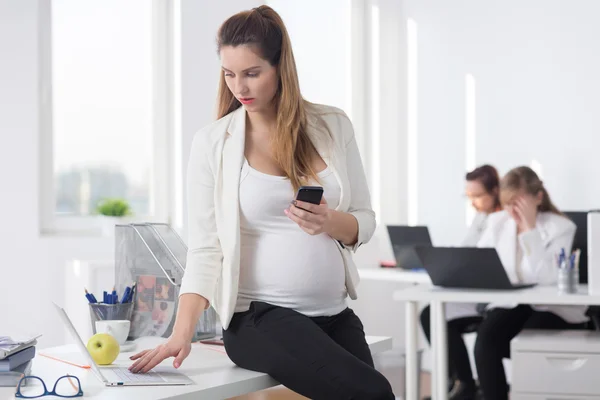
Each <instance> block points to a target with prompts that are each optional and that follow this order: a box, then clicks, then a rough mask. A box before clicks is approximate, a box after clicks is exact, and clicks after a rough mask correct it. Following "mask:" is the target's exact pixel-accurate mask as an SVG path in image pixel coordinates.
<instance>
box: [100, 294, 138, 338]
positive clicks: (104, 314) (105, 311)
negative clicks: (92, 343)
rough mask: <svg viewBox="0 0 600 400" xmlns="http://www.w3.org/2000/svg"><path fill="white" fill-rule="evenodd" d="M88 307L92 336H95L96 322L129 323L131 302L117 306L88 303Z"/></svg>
mask: <svg viewBox="0 0 600 400" xmlns="http://www.w3.org/2000/svg"><path fill="white" fill-rule="evenodd" d="M89 306H90V317H91V320H92V332H94V335H95V334H96V321H107V320H127V321H131V316H132V313H133V302H129V303H118V304H105V303H89Z"/></svg>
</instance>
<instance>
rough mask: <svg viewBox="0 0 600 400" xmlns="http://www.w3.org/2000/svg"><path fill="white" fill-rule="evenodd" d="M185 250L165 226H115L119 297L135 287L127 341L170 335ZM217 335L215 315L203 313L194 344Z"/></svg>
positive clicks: (178, 238)
mask: <svg viewBox="0 0 600 400" xmlns="http://www.w3.org/2000/svg"><path fill="white" fill-rule="evenodd" d="M186 255H187V246H186V244H185V243H184V242H183V240H182V239H181V237H180V236H179V235H178V234H177V232H175V231H174V230H173V229H172V228H171V227H170V226H169V225H168V224H157V223H136V224H128V225H116V226H115V282H116V285H117V288H116V289H117V291H118V293H123V290H124V289H125V287H126V286H131V285H132V284H133V283H135V284H136V290H135V293H134V299H133V301H134V309H133V316H132V318H131V330H130V332H129V339H136V338H138V337H141V336H161V337H168V336H169V335H170V334H171V332H172V331H173V325H174V323H175V314H176V310H177V302H178V297H179V287H180V286H181V280H182V279H183V273H184V271H185V262H186ZM215 335H216V313H215V311H214V309H213V308H212V307H210V308H208V309H207V310H206V311H204V314H203V315H202V318H201V319H200V321H199V322H198V325H197V326H196V335H195V336H194V340H199V339H205V338H211V337H214V336H215Z"/></svg>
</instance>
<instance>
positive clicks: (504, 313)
mask: <svg viewBox="0 0 600 400" xmlns="http://www.w3.org/2000/svg"><path fill="white" fill-rule="evenodd" d="M584 327H585V324H569V323H567V322H565V321H564V320H563V319H562V318H560V317H559V316H557V315H556V314H553V313H551V312H540V311H535V310H533V309H532V308H531V307H530V306H527V305H520V306H517V307H515V308H511V309H506V308H495V309H492V310H489V311H488V312H487V313H486V315H485V318H484V319H483V322H482V323H481V325H479V330H478V331H477V340H476V341H475V364H476V366H477V374H478V376H479V385H480V387H481V390H482V392H483V395H484V397H485V400H497V399H501V400H506V399H508V384H507V383H506V374H505V373H504V366H503V365H502V359H503V358H509V357H510V341H511V340H512V339H513V338H514V337H515V336H517V334H518V333H519V332H521V330H523V329H582V328H584Z"/></svg>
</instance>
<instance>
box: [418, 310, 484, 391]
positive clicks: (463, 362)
mask: <svg viewBox="0 0 600 400" xmlns="http://www.w3.org/2000/svg"><path fill="white" fill-rule="evenodd" d="M430 315H431V311H430V309H429V306H427V307H425V308H424V309H423V311H421V326H422V327H423V332H424V333H425V336H426V337H427V340H428V341H429V343H431V323H430V321H431V319H430ZM482 320H483V317H480V316H473V317H463V318H456V319H452V320H450V321H447V322H448V323H447V332H448V334H447V336H448V375H449V377H450V378H451V379H458V380H459V381H461V382H464V383H465V384H467V385H470V384H473V371H472V370H471V362H470V361H469V353H468V351H467V346H465V341H464V340H463V337H462V335H463V334H464V333H467V332H473V331H474V330H476V329H475V327H476V326H477V325H479V323H480V322H481V321H482Z"/></svg>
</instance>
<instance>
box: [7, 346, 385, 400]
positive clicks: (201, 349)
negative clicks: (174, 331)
mask: <svg viewBox="0 0 600 400" xmlns="http://www.w3.org/2000/svg"><path fill="white" fill-rule="evenodd" d="M163 340H165V339H160V338H142V339H139V341H138V342H139V344H138V348H137V349H136V350H141V349H144V348H148V347H153V346H155V345H157V344H159V343H160V342H161V341H163ZM367 342H368V343H369V348H370V349H371V352H372V353H373V354H375V353H380V352H383V351H386V350H389V349H391V348H392V339H391V338H387V337H378V336H368V337H367ZM221 351H224V349H223V347H222V346H206V345H202V344H199V343H195V344H193V345H192V352H191V353H190V355H189V357H188V358H187V359H186V360H185V362H184V363H183V365H182V366H181V368H180V369H179V370H180V371H181V372H182V373H184V374H186V375H188V376H189V377H190V378H191V379H192V380H193V381H194V382H195V384H193V385H187V386H146V387H131V386H130V387H123V386H121V387H105V386H103V385H102V384H101V382H100V381H99V380H98V379H97V378H96V376H95V375H94V373H93V372H92V371H91V370H89V369H82V368H78V367H73V366H70V365H68V364H65V363H61V362H58V361H54V360H51V359H49V358H46V357H42V356H39V355H36V357H35V359H34V362H33V368H32V375H37V376H39V377H41V378H42V379H44V381H45V382H46V386H48V385H50V386H51V387H52V386H53V385H54V382H55V381H56V379H58V378H59V377H60V376H63V375H65V374H67V373H69V374H72V375H75V376H77V377H78V378H79V379H80V381H81V387H82V389H83V393H84V398H86V399H87V398H91V399H111V400H130V399H145V400H158V399H178V400H183V399H190V400H191V399H204V400H210V399H215V400H216V399H219V400H221V399H227V398H230V397H234V396H239V395H242V394H246V393H252V392H256V391H258V390H262V389H267V388H270V387H273V386H277V385H279V383H278V382H277V381H276V380H274V379H272V378H271V377H270V376H268V375H267V374H263V373H259V372H254V371H249V370H246V369H242V368H239V367H237V366H236V365H234V364H233V362H232V361H231V360H229V357H227V355H226V354H224V353H222V352H221ZM38 353H43V354H48V355H52V356H55V357H58V358H61V359H67V360H69V361H74V362H78V363H82V364H85V361H84V359H83V356H81V354H80V353H79V352H77V349H76V347H75V345H66V346H60V347H53V348H49V349H44V350H38ZM131 354H133V353H122V354H120V355H119V357H118V359H117V361H115V363H114V364H115V365H119V366H129V365H131V361H130V360H129V359H128V357H129V356H130V355H131ZM172 363H173V359H172V358H171V359H168V360H165V361H164V362H163V365H167V366H170V365H172ZM51 387H50V388H49V390H51ZM14 392H15V390H14V388H8V387H3V388H0V399H2V400H4V399H13V398H14Z"/></svg>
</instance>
